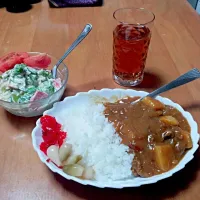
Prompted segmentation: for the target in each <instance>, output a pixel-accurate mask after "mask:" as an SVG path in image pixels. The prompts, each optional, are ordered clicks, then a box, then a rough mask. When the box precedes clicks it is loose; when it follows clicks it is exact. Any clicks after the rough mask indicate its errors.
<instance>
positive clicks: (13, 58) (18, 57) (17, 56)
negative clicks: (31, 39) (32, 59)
mask: <svg viewBox="0 0 200 200" xmlns="http://www.w3.org/2000/svg"><path fill="white" fill-rule="evenodd" d="M28 57H29V55H28V53H26V52H19V53H15V52H11V53H9V54H7V55H5V56H3V57H1V58H0V71H1V72H5V71H7V70H9V69H12V68H13V67H14V66H15V65H16V64H21V63H23V60H24V59H25V58H28Z"/></svg>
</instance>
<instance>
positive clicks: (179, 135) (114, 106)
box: [104, 97, 192, 177]
mask: <svg viewBox="0 0 200 200" xmlns="http://www.w3.org/2000/svg"><path fill="white" fill-rule="evenodd" d="M138 98H139V97H138ZM136 99H137V97H134V98H132V97H127V98H123V99H121V100H119V101H117V102H115V103H105V104H104V105H105V111H104V115H105V117H107V118H108V120H109V122H111V123H113V125H114V127H115V129H116V133H117V134H119V136H120V137H121V138H122V143H123V144H125V145H127V146H129V152H130V153H134V154H135V156H134V159H133V162H132V172H133V174H134V175H136V176H142V177H150V176H153V175H157V174H160V173H163V172H166V171H168V170H170V169H172V168H173V167H174V166H175V165H177V164H178V162H179V161H180V160H181V159H182V157H183V156H184V155H185V153H186V151H187V149H189V148H192V141H191V137H190V126H189V124H188V122H187V120H186V119H185V118H184V117H183V115H182V114H181V112H179V111H178V110H177V109H176V108H174V107H171V106H168V105H164V104H163V103H161V102H160V101H158V100H155V99H152V98H150V97H147V98H145V99H143V100H142V101H139V102H137V103H135V104H133V105H131V102H133V101H134V100H136Z"/></svg>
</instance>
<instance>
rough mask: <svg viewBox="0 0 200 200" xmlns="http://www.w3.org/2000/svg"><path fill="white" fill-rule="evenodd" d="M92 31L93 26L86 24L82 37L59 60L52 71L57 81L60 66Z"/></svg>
mask: <svg viewBox="0 0 200 200" xmlns="http://www.w3.org/2000/svg"><path fill="white" fill-rule="evenodd" d="M91 30H92V25H91V24H86V26H85V28H84V29H83V31H82V32H81V33H80V35H79V36H78V37H77V39H76V40H75V41H74V42H73V43H72V45H71V46H70V47H69V49H68V50H67V51H66V52H65V53H64V55H63V56H62V57H61V58H60V60H58V62H57V63H56V65H55V66H54V67H53V69H52V70H51V73H52V76H53V78H54V79H55V78H56V76H57V69H58V67H59V65H60V64H61V63H62V62H63V60H64V59H65V58H66V57H67V56H68V55H69V54H70V53H71V52H72V50H73V49H74V48H75V47H76V46H77V45H78V44H79V43H80V42H81V41H82V40H83V39H84V38H85V37H86V36H87V35H88V34H89V32H90V31H91Z"/></svg>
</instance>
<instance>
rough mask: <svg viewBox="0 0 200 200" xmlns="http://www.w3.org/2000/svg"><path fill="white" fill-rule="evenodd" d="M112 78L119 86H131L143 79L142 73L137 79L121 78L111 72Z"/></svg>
mask: <svg viewBox="0 0 200 200" xmlns="http://www.w3.org/2000/svg"><path fill="white" fill-rule="evenodd" d="M113 80H114V81H115V82H116V83H117V84H119V85H121V86H124V87H133V86H136V85H139V84H140V83H141V82H142V81H143V75H142V76H140V77H138V78H137V79H135V80H124V79H121V78H120V77H119V76H116V75H114V74H113Z"/></svg>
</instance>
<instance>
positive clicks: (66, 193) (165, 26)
mask: <svg viewBox="0 0 200 200" xmlns="http://www.w3.org/2000/svg"><path fill="white" fill-rule="evenodd" d="M128 6H136V7H145V8H148V9H151V10H152V11H153V12H154V13H155V15H156V20H155V28H154V30H153V38H152V41H151V47H150V51H149V55H148V61H147V65H146V72H145V78H144V81H143V83H142V84H141V85H140V86H138V87H135V89H137V90H146V91H151V90H153V89H155V88H157V87H159V86H161V85H163V84H165V83H167V82H168V81H170V80H172V79H174V78H176V77H177V76H178V75H180V74H181V73H184V72H186V71H188V70H189V69H191V68H192V67H200V17H199V16H198V15H197V14H196V13H195V11H194V10H193V9H192V8H191V7H190V6H189V4H188V3H187V2H186V1H185V0H134V1H130V0H105V4H104V6H103V7H96V8H66V9H50V8H49V6H48V4H47V1H43V2H42V3H39V4H35V5H33V8H32V10H30V11H28V12H25V13H21V14H12V13H8V12H6V10H5V9H0V55H3V54H5V53H8V52H10V51H40V52H47V53H49V54H51V55H54V56H56V57H59V56H61V55H62V54H63V52H64V51H65V50H66V49H67V47H69V45H70V44H71V43H72V41H73V40H74V39H75V38H76V37H77V35H78V34H79V32H80V31H81V29H82V28H83V27H84V25H85V24H86V23H87V22H89V23H91V24H93V31H92V32H91V34H90V35H89V36H88V37H87V38H86V39H85V40H84V42H83V43H82V44H81V45H80V46H79V47H78V48H77V49H76V50H75V51H74V52H73V53H72V54H71V55H70V56H69V57H68V58H67V59H66V61H65V62H66V64H67V65H68V67H69V69H70V77H69V82H68V85H67V89H66V92H65V95H66V96H68V95H74V94H76V93H77V92H80V91H88V90H90V89H94V88H95V89H101V88H116V87H119V86H118V85H117V84H115V83H114V82H113V80H112V78H111V68H112V30H113V28H114V26H115V25H116V24H115V21H114V20H113V18H112V13H113V11H114V10H116V9H117V8H120V7H128ZM199 90H200V81H195V82H192V83H190V84H188V85H187V86H182V87H180V88H179V89H176V90H172V91H170V92H167V93H165V94H164V96H166V97H169V98H171V99H172V100H174V101H175V102H178V103H179V104H181V105H182V106H183V107H184V108H185V109H186V110H187V111H189V112H191V113H192V115H193V116H194V118H195V119H196V120H197V122H198V121H199V114H200V101H199V100H200V91H199ZM36 120H37V118H32V119H27V118H20V117H16V116H13V115H11V114H9V113H7V112H6V111H5V110H4V109H2V108H0V173H1V174H0V199H1V200H7V199H9V200H23V199H27V200H37V199H38V200H39V199H49V200H55V199H56V200H59V199H91V200H97V199H109V200H110V199H115V200H117V199H120V200H124V199H127V200H129V199H135V200H137V199H139V200H141V199H153V200H155V199H176V200H178V199H181V200H197V199H200V170H199V167H200V161H199V159H200V158H199V154H200V152H199V153H198V152H197V153H196V155H195V158H194V159H193V161H191V162H190V163H189V164H188V165H187V166H186V167H185V169H183V170H182V171H181V172H178V173H177V174H175V175H174V176H173V177H171V178H169V179H166V180H163V181H160V182H158V183H156V184H152V185H147V186H142V187H140V188H131V189H123V190H114V189H98V188H93V187H89V186H82V185H80V184H77V183H75V182H72V181H67V180H65V179H64V178H62V177H60V176H59V175H56V174H53V173H52V172H51V171H50V170H48V168H47V167H46V166H45V165H44V164H42V163H41V162H40V160H39V158H38V156H37V154H36V153H35V152H34V150H33V147H32V141H31V131H32V129H33V127H34V126H35V122H36Z"/></svg>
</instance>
